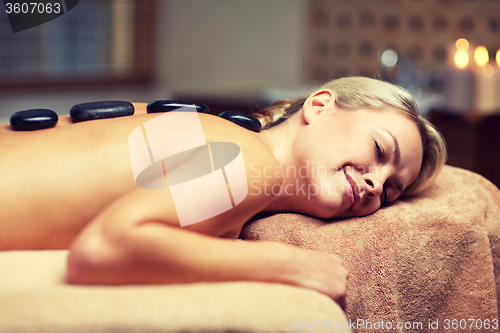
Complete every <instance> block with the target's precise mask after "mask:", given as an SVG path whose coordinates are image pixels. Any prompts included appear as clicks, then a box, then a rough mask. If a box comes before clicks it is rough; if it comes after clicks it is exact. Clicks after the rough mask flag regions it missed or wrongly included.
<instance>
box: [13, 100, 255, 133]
mask: <svg viewBox="0 0 500 333" xmlns="http://www.w3.org/2000/svg"><path fill="white" fill-rule="evenodd" d="M146 110H147V113H159V112H170V111H180V112H199V113H206V114H210V110H209V109H208V107H207V106H206V105H205V104H200V103H185V102H178V101H171V100H158V101H153V102H150V103H149V104H148V105H147V107H146ZM134 111H135V109H134V105H133V104H132V103H130V102H125V101H102V102H90V103H82V104H77V105H74V106H73V107H72V108H71V110H70V117H71V120H72V121H73V122H75V123H78V122H82V121H89V120H97V119H109V118H116V117H124V116H131V115H133V114H134ZM218 117H221V118H224V119H227V120H229V121H231V122H233V123H235V124H237V125H239V126H242V127H244V128H246V129H248V130H250V131H254V132H259V131H260V130H261V123H260V121H259V120H258V119H257V118H255V117H252V116H249V115H246V114H243V113H240V112H234V111H224V112H222V113H220V114H219V115H218ZM58 120H59V117H58V115H57V113H55V112H54V111H53V110H50V109H31V110H24V111H18V112H15V113H14V114H12V116H11V117H10V125H11V127H12V129H13V130H15V131H34V130H40V129H45V128H51V127H54V126H55V125H56V124H57V121H58Z"/></svg>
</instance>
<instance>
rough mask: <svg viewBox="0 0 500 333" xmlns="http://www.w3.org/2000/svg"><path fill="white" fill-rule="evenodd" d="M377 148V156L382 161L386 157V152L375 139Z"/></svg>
mask: <svg viewBox="0 0 500 333" xmlns="http://www.w3.org/2000/svg"><path fill="white" fill-rule="evenodd" d="M375 148H376V150H377V157H378V159H379V161H380V162H382V160H383V159H384V153H383V152H382V149H381V148H380V145H379V144H378V142H377V141H375Z"/></svg>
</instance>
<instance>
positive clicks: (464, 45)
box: [455, 38, 469, 51]
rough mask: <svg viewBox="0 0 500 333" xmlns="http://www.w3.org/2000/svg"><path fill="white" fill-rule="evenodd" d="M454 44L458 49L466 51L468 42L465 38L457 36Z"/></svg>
mask: <svg viewBox="0 0 500 333" xmlns="http://www.w3.org/2000/svg"><path fill="white" fill-rule="evenodd" d="M455 46H456V47H457V50H459V51H467V50H468V49H469V42H468V41H467V39H465V38H459V39H457V41H456V42H455Z"/></svg>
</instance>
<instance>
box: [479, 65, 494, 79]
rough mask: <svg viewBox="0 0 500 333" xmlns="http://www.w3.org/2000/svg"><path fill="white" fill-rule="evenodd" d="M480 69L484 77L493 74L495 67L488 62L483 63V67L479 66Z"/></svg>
mask: <svg viewBox="0 0 500 333" xmlns="http://www.w3.org/2000/svg"><path fill="white" fill-rule="evenodd" d="M481 71H482V72H483V75H484V76H485V77H492V76H493V74H495V69H494V68H493V66H491V65H490V64H486V65H484V67H483V68H481Z"/></svg>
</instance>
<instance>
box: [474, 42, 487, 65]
mask: <svg viewBox="0 0 500 333" xmlns="http://www.w3.org/2000/svg"><path fill="white" fill-rule="evenodd" d="M474 60H475V61H476V64H477V65H478V66H479V67H483V66H484V65H486V64H487V63H488V61H490V56H489V54H488V50H487V49H486V47H484V46H483V45H479V46H478V47H476V49H475V50H474Z"/></svg>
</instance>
